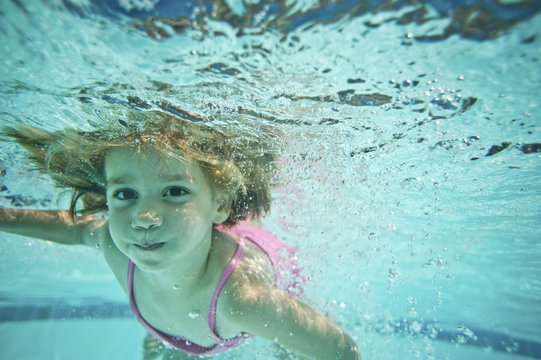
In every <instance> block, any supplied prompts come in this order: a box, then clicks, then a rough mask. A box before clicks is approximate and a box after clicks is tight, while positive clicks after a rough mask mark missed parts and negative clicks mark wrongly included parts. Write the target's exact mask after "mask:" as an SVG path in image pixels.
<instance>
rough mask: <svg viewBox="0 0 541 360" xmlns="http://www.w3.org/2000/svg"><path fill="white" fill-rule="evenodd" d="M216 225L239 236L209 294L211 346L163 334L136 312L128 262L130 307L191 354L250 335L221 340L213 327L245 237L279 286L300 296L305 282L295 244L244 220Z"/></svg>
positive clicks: (220, 349) (224, 347) (168, 340)
mask: <svg viewBox="0 0 541 360" xmlns="http://www.w3.org/2000/svg"><path fill="white" fill-rule="evenodd" d="M217 229H218V230H220V231H222V232H226V233H229V234H233V235H237V236H238V237H239V242H238V245H237V250H236V251H235V254H234V255H233V257H232V258H231V260H229V263H228V264H227V266H226V268H225V270H224V272H223V273H222V275H221V276H220V279H219V280H218V284H217V285H216V288H215V289H214V293H213V294H212V299H211V301H210V305H209V310H208V316H207V323H208V326H209V329H210V332H211V334H212V337H213V339H214V341H215V342H216V345H214V346H211V347H204V346H201V345H197V344H194V343H192V342H189V341H187V340H185V339H182V338H179V337H175V336H171V335H168V334H165V333H163V332H161V331H159V330H157V329H155V328H153V327H152V325H150V324H149V323H148V322H146V320H145V319H143V317H142V316H141V314H140V313H139V309H138V308H137V305H136V304H135V300H134V298H133V271H134V265H135V264H134V263H133V262H132V261H131V260H130V261H129V264H128V293H129V298H130V309H131V311H132V313H133V314H134V316H135V318H136V319H137V320H138V321H139V322H140V323H141V324H142V325H143V327H144V328H145V329H146V330H147V331H148V332H149V333H151V334H152V335H153V336H154V337H155V338H156V339H158V340H161V341H162V342H165V343H167V344H168V345H170V346H172V347H174V348H176V349H178V350H181V351H184V352H186V353H188V354H192V355H212V354H216V353H219V352H223V351H226V350H229V349H230V348H232V347H235V346H238V345H240V344H241V343H242V342H243V341H244V340H245V339H246V338H248V337H250V336H252V335H250V334H247V333H242V334H241V335H239V336H237V337H235V338H233V339H227V340H224V339H221V338H220V337H219V336H218V334H216V332H215V331H214V330H215V325H216V304H217V303H218V297H219V296H220V292H221V291H222V288H223V286H224V285H225V283H226V281H227V279H229V276H230V275H231V274H232V273H233V271H234V270H235V268H236V267H237V265H238V263H239V262H240V260H241V259H242V255H243V254H244V241H245V240H249V241H250V242H252V243H254V244H256V245H257V246H259V248H261V250H263V251H264V252H265V253H266V254H267V256H268V257H269V259H270V260H271V262H272V265H273V267H274V272H275V274H276V283H277V285H278V286H279V287H281V288H283V289H284V290H286V291H287V292H288V293H290V294H291V295H293V296H300V295H301V294H302V288H301V285H302V283H303V282H304V278H303V277H302V276H301V275H300V271H301V269H300V268H298V267H297V266H296V263H295V259H296V252H297V249H296V248H294V247H291V246H288V245H286V244H284V243H282V242H280V241H278V240H277V239H276V237H275V236H274V235H272V234H271V233H269V232H267V231H264V230H261V229H259V228H256V227H254V226H250V225H247V224H239V225H235V226H233V227H231V228H226V227H222V226H220V227H217ZM284 256H287V257H288V259H285V258H284ZM284 276H288V279H284Z"/></svg>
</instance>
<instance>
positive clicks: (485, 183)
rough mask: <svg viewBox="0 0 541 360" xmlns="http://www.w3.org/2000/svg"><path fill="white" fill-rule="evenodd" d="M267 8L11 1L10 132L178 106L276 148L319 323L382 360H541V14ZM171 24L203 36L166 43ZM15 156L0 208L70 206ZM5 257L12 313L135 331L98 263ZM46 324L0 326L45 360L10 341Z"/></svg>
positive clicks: (5, 11)
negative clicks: (108, 309) (118, 110)
mask: <svg viewBox="0 0 541 360" xmlns="http://www.w3.org/2000/svg"><path fill="white" fill-rule="evenodd" d="M254 3H257V2H248V1H246V2H245V3H242V2H238V1H237V2H234V1H227V4H229V6H230V8H227V6H225V5H223V6H222V7H219V6H218V5H216V6H215V7H214V10H213V7H212V6H211V5H210V4H209V3H207V2H203V1H202V2H197V3H183V5H178V4H176V3H175V2H165V1H159V2H158V1H147V2H143V1H139V2H137V1H123V2H98V1H96V2H83V1H64V2H62V1H60V0H58V1H3V2H2V3H1V7H0V11H1V14H0V16H1V17H2V21H0V31H1V38H0V39H1V42H2V47H1V49H2V50H1V51H2V55H1V59H2V60H1V61H2V66H0V81H1V85H0V92H1V96H0V109H2V110H1V120H0V121H2V123H4V124H10V123H12V122H13V121H15V119H19V120H20V121H24V122H28V123H32V124H38V125H40V126H44V127H46V128H49V129H55V128H60V127H64V126H78V127H82V128H92V127H94V126H95V124H96V123H100V121H103V119H107V118H108V117H107V116H108V114H109V111H110V110H108V109H109V108H110V106H111V104H112V103H116V104H117V105H118V104H121V105H119V106H120V107H122V106H138V105H137V104H141V102H140V101H145V102H148V103H150V102H152V101H159V100H167V101H170V102H172V103H174V104H177V105H180V106H182V107H183V108H185V109H187V110H190V111H194V112H196V113H199V114H202V115H205V116H209V117H213V118H214V119H215V121H214V124H215V125H216V126H221V127H227V128H234V129H236V131H238V132H249V133H253V134H262V133H264V134H267V135H266V136H274V137H275V138H276V140H277V141H279V142H280V144H281V150H282V157H281V158H280V164H281V165H280V168H281V172H280V175H279V177H278V178H277V182H278V183H279V184H280V185H279V186H277V188H276V189H275V190H274V197H275V203H274V207H273V210H272V213H271V214H270V216H269V217H268V218H267V219H266V220H265V225H266V227H267V228H268V229H270V230H272V231H273V232H275V233H276V234H278V235H279V237H281V238H282V239H284V240H285V241H287V242H289V243H292V244H295V245H297V246H298V247H299V248H300V249H301V251H300V254H299V256H300V261H301V263H302V265H303V266H304V271H305V274H306V275H307V276H308V277H309V282H308V284H307V288H306V291H305V293H306V301H307V302H308V303H310V304H311V305H312V306H314V307H316V308H318V309H319V310H321V311H322V312H324V313H326V314H329V316H331V317H332V318H333V319H335V320H336V321H337V322H339V323H340V324H341V325H342V326H343V327H344V328H345V329H346V330H347V331H348V332H349V333H351V334H352V335H353V336H354V337H356V339H357V340H358V342H359V344H360V346H361V349H362V353H363V356H364V358H367V359H377V358H385V359H394V358H400V359H427V358H435V359H445V358H448V359H467V358H472V359H473V358H476V359H478V358H482V357H483V356H484V357H487V358H499V357H502V358H503V356H506V354H507V355H508V356H513V354H514V355H515V356H518V355H522V356H527V357H530V358H541V350H540V345H539V343H541V338H540V336H539V334H541V311H540V309H541V307H540V305H541V281H540V280H539V279H540V276H539V270H538V268H539V265H540V262H541V246H540V245H539V239H540V219H541V216H540V215H541V211H540V208H539V205H538V204H539V203H540V200H541V196H540V195H541V189H540V186H539V184H540V183H541V181H540V180H541V171H540V170H541V168H540V166H539V164H540V153H539V151H540V150H539V143H541V139H540V137H539V131H540V121H539V117H540V115H541V114H540V106H539V101H538V96H539V88H540V81H541V78H540V75H539V71H538V67H539V65H538V63H539V59H540V55H541V45H540V44H541V43H540V41H541V40H540V36H541V34H540V30H539V29H541V17H540V16H539V15H538V11H539V9H540V8H541V2H539V1H534V2H530V3H529V4H516V3H517V2H516V1H514V2H510V1H507V2H506V3H507V4H508V5H505V4H504V2H495V1H484V2H480V1H479V2H475V1H463V2H428V1H427V2H411V4H410V2H408V1H405V2H395V3H391V2H383V1H366V2H359V3H357V2H348V1H341V2H336V3H333V4H329V5H322V6H321V7H319V5H318V3H317V2H315V1H303V2H301V1H298V2H288V3H287V5H285V6H286V8H281V7H280V6H278V5H277V4H276V3H274V2H270V1H269V2H262V3H261V6H260V9H254V8H253V7H252V8H251V7H250V4H254ZM416 3H417V4H416ZM145 4H146V5H145ZM153 4H154V5H153ZM393 4H394V5H393ZM136 5H139V7H137V6H136ZM129 9H131V11H128V10H129ZM472 9H473V10H472ZM150 15H155V16H162V17H163V16H167V17H169V18H174V17H175V16H177V15H182V16H185V17H186V18H187V19H189V20H190V21H191V24H192V26H191V27H189V28H187V29H185V30H182V31H181V29H182V28H183V25H182V24H185V23H184V22H182V21H180V22H177V23H176V25H175V26H176V28H175V27H174V26H171V25H170V24H171V22H169V25H167V23H168V20H166V19H162V20H161V21H159V20H157V19H156V20H154V21H153V22H152V23H150V22H147V23H146V30H147V31H145V26H144V23H143V20H144V19H147V18H148V17H149V16H150ZM179 24H180V25H179ZM162 30H163V31H162ZM176 31H178V32H179V33H178V34H177V33H176ZM153 37H154V38H160V39H154V38H153ZM122 104H124V105H122ZM0 145H1V146H2V153H1V154H2V157H1V158H0V165H1V167H2V170H3V171H2V178H1V181H2V185H3V188H2V191H1V192H0V195H1V197H0V204H2V205H3V206H25V207H33V208H57V207H65V206H66V199H67V197H66V195H65V194H61V193H60V194H59V192H58V190H56V189H54V187H53V186H52V185H51V183H50V182H49V181H48V180H47V179H43V178H38V177H37V176H35V175H32V174H30V173H29V172H28V166H27V165H26V164H25V163H24V161H23V159H24V157H23V153H22V152H21V151H20V150H18V149H17V148H16V147H15V146H13V145H11V144H6V143H1V144H0ZM21 179H23V181H21ZM58 196H60V200H57V198H58ZM2 240H3V241H2V243H1V245H0V260H1V261H0V264H1V265H0V269H1V272H2V278H1V282H0V289H1V290H0V291H1V303H0V305H1V306H2V307H3V308H4V309H8V308H9V309H14V308H15V309H26V310H28V309H30V310H31V309H34V310H33V311H34V312H37V313H39V309H50V308H55V309H57V310H56V311H57V313H62V312H64V314H63V315H62V316H60V315H59V316H52V315H49V317H50V318H51V319H50V320H48V322H49V324H52V325H50V326H56V325H55V324H62V321H61V320H55V317H58V318H60V317H70V316H66V314H65V312H70V311H71V312H75V313H77V314H79V315H77V314H76V315H73V316H71V318H86V319H88V318H92V319H94V320H89V325H88V326H89V329H90V330H87V328H84V329H83V327H84V326H87V325H84V326H83V325H81V327H79V329H80V330H79V331H80V332H81V335H82V334H83V333H84V334H87V333H88V334H91V333H93V330H92V326H95V325H93V324H101V323H100V320H99V319H107V318H109V317H111V316H113V317H117V318H124V317H125V316H126V314H125V313H123V310H122V309H123V308H122V304H125V303H126V302H125V300H124V299H123V295H122V294H121V292H120V290H119V288H118V286H117V285H116V284H115V283H114V280H113V278H112V275H110V274H109V272H108V270H107V269H106V267H105V265H104V263H103V260H102V259H101V258H100V256H99V255H98V254H96V253H95V252H93V251H92V250H89V249H84V248H65V247H59V246H53V245H50V244H46V243H40V242H36V241H32V240H27V239H21V238H16V237H14V236H6V235H3V238H2ZM51 304H52V305H51ZM103 304H113V305H114V306H113V305H111V306H112V307H113V308H114V307H115V306H118V310H115V311H113V314H105V313H104V311H103V307H104V306H103ZM74 309H75V310H74ZM100 309H102V310H100ZM115 309H116V308H115ZM30 310H29V311H30ZM49 314H50V313H49ZM6 316H7V315H6V312H5V311H4V313H3V317H4V320H5V319H6ZM32 316H33V315H32ZM32 316H30V315H28V313H27V312H25V311H21V314H19V315H18V317H17V316H11V318H10V319H11V321H12V322H4V323H2V324H0V330H2V329H4V332H1V333H0V334H3V335H2V336H3V338H0V343H1V347H2V348H3V349H4V348H7V347H6V346H8V345H9V348H10V349H12V350H13V349H15V350H13V352H11V353H18V354H19V355H18V356H19V357H20V358H25V357H24V356H22V355H20V354H21V352H22V350H21V349H22V348H24V346H22V345H21V343H18V342H17V340H13V339H18V337H17V334H14V333H12V332H10V333H9V334H10V335H9V337H8V335H6V334H7V330H5V329H8V327H7V326H8V325H7V324H12V323H13V321H18V324H19V323H21V324H22V323H23V322H21V321H22V320H32V319H40V318H41V319H43V317H40V316H38V315H35V316H34V317H32ZM45 317H47V316H45ZM93 321H94V322H93ZM24 323H28V324H30V323H32V324H39V322H37V321H33V322H30V321H27V322H24ZM2 326H3V327H2ZM33 326H37V325H33ZM105 326H106V327H107V325H105ZM110 326H113V325H110ZM132 328H133V329H138V325H137V324H135V323H133V324H132V325H131V327H130V329H132ZM9 329H11V328H9ZM75 329H77V327H75ZM10 331H11V330H10ZM132 331H138V330H132ZM94 332H96V331H94ZM136 334H139V335H140V336H141V339H142V333H136ZM70 336H73V337H74V338H76V339H77V338H79V337H78V336H77V330H74V331H72V332H71V333H70ZM8 338H9V340H10V341H9V342H8ZM141 339H139V338H136V339H135V340H133V344H135V345H134V346H135V347H139V346H140V343H141ZM74 341H76V340H74ZM109 346H110V347H111V348H114V347H115V345H109ZM116 346H120V345H116ZM130 346H131V343H130ZM132 347H133V346H132ZM48 348H51V347H50V346H49V347H48ZM54 349H55V350H53V354H54V356H55V358H59V359H62V358H69V354H70V352H69V350H68V348H67V347H63V346H60V345H59V346H57V347H55V348H54ZM254 349H257V351H258V352H257V354H259V355H257V356H259V357H260V358H273V357H276V356H278V355H276V354H277V353H278V352H277V351H278V350H276V349H274V348H273V347H272V346H271V345H269V344H268V343H265V342H260V341H256V342H255V345H249V346H246V347H243V348H241V349H240V350H239V351H236V352H234V353H232V354H226V355H222V357H223V358H224V359H226V358H240V357H246V358H253V356H256V355H254V354H255V350H254ZM95 351H97V350H95ZM110 351H113V350H110ZM3 353H4V354H11V353H10V352H8V351H4V352H3ZM22 353H24V352H22ZM113 353H114V352H110V354H113ZM136 353H138V351H136ZM49 354H51V353H49ZM115 354H116V353H115ZM6 356H7V355H6ZM27 356H29V357H30V355H27ZM43 356H45V357H44V358H53V355H50V356H46V355H43ZM89 356H90V357H89V358H93V357H92V356H91V355H89ZM97 356H98V355H97V353H96V358H97ZM111 356H112V357H114V358H117V357H118V356H117V355H114V356H113V355H111ZM130 356H132V355H130ZM0 358H2V355H0ZM130 358H133V356H132V357H130Z"/></svg>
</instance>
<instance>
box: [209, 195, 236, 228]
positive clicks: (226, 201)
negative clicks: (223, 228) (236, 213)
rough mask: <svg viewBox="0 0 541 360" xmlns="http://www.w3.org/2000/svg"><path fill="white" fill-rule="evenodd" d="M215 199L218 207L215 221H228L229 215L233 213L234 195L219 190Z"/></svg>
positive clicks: (216, 222) (215, 222) (217, 222)
mask: <svg viewBox="0 0 541 360" xmlns="http://www.w3.org/2000/svg"><path fill="white" fill-rule="evenodd" d="M214 200H215V201H216V205H217V209H216V216H215V217H214V221H213V222H214V224H216V225H218V224H221V223H223V222H224V221H226V220H227V218H228V217H229V215H231V204H232V203H233V197H232V196H231V195H230V194H226V193H222V192H219V193H217V194H216V196H215V199H214Z"/></svg>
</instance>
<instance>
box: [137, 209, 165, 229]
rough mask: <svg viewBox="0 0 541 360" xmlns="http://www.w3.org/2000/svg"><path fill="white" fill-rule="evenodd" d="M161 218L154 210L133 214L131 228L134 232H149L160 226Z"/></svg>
mask: <svg viewBox="0 0 541 360" xmlns="http://www.w3.org/2000/svg"><path fill="white" fill-rule="evenodd" d="M162 223H163V219H162V217H161V216H160V215H159V214H158V213H157V212H156V211H154V210H143V211H140V212H138V213H137V214H135V216H134V217H133V220H132V228H134V229H136V230H150V229H155V228H158V227H160V226H161V225H162Z"/></svg>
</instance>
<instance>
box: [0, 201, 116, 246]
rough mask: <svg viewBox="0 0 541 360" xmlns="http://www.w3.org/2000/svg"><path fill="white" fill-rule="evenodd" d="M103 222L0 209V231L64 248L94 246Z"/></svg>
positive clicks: (52, 212)
mask: <svg viewBox="0 0 541 360" xmlns="http://www.w3.org/2000/svg"><path fill="white" fill-rule="evenodd" d="M104 223H105V220H103V219H101V218H98V217H95V216H84V217H81V218H78V219H77V222H74V221H73V219H72V218H71V215H70V214H69V212H68V211H59V210H24V209H12V208H3V207H0V231H4V232H9V233H12V234H18V235H23V236H28V237H33V238H36V239H40V240H47V241H52V242H55V243H59V244H66V245H88V246H95V245H96V241H97V239H98V238H100V237H98V236H93V233H94V232H95V231H99V230H100V229H101V228H103V226H102V225H103V224H104Z"/></svg>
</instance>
